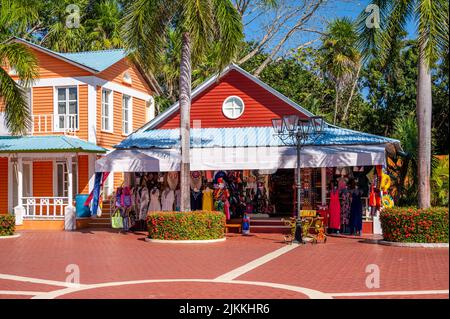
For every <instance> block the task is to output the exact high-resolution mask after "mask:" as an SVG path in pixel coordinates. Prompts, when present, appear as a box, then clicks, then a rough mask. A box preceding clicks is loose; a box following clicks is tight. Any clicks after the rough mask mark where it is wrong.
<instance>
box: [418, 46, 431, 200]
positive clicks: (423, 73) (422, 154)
mask: <svg viewBox="0 0 450 319" xmlns="http://www.w3.org/2000/svg"><path fill="white" fill-rule="evenodd" d="M418 73H419V74H418V79H417V102H416V103H417V104H416V113H417V128H418V133H419V136H418V139H419V140H418V142H419V143H418V144H419V147H418V150H417V159H418V169H417V170H418V172H417V173H418V174H417V177H418V182H419V185H418V191H419V196H418V197H419V198H418V200H419V203H418V204H419V208H428V207H430V173H431V112H432V109H431V108H432V95H431V72H430V69H429V67H428V65H427V62H426V61H425V50H424V44H421V45H420V53H419V65H418Z"/></svg>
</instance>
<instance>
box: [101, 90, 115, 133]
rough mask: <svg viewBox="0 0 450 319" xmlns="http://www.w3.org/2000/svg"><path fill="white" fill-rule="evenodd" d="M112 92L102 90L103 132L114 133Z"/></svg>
mask: <svg viewBox="0 0 450 319" xmlns="http://www.w3.org/2000/svg"><path fill="white" fill-rule="evenodd" d="M112 95H113V93H112V91H110V90H106V89H102V131H106V132H112V131H113V100H112Z"/></svg>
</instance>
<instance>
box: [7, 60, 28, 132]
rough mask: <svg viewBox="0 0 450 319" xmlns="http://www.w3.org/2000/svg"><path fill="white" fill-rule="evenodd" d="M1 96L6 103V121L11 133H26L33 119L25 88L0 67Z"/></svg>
mask: <svg viewBox="0 0 450 319" xmlns="http://www.w3.org/2000/svg"><path fill="white" fill-rule="evenodd" d="M0 98H1V99H2V100H3V102H4V105H5V106H4V110H3V112H4V116H5V123H6V126H7V127H8V128H9V131H10V132H11V134H12V135H22V134H26V132H27V129H28V128H29V127H30V123H31V120H30V112H29V109H28V104H27V98H26V94H25V90H24V88H23V87H22V86H20V85H19V84H18V83H16V81H14V80H13V79H12V78H11V77H10V76H9V75H8V73H7V72H6V71H5V70H4V69H3V68H0Z"/></svg>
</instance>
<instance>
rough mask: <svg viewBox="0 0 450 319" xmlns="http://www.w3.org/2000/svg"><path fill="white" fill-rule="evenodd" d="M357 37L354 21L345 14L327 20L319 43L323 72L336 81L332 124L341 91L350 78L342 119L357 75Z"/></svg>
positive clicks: (358, 59) (336, 112)
mask: <svg viewBox="0 0 450 319" xmlns="http://www.w3.org/2000/svg"><path fill="white" fill-rule="evenodd" d="M357 39H358V37H357V33H356V31H355V29H354V25H353V22H352V21H351V20H350V19H348V18H340V19H336V20H333V21H332V22H330V23H329V24H328V27H327V30H326V32H325V35H324V36H323V37H322V46H321V47H320V48H319V52H320V53H321V54H320V61H319V63H320V65H321V68H322V70H323V72H324V73H325V75H326V76H327V77H328V78H329V79H330V80H331V81H333V82H334V83H335V94H336V97H335V106H334V117H333V123H334V124H336V121H337V119H338V118H337V114H338V112H339V110H340V100H341V98H342V97H343V96H341V95H343V93H344V91H345V90H346V89H347V88H348V87H349V85H350V84H351V83H352V82H353V83H355V84H354V85H353V87H352V90H351V94H350V97H349V101H348V103H347V106H346V107H345V109H344V115H343V116H342V117H341V120H345V118H346V115H347V111H348V107H349V105H350V101H351V98H352V96H353V92H354V90H355V86H356V81H357V78H358V77H359V71H360V53H359V51H358V50H357V48H356V41H357ZM354 78H356V80H354Z"/></svg>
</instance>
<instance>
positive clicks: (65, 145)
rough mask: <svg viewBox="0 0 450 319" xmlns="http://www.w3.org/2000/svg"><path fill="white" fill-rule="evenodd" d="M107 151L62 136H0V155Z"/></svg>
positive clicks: (73, 138)
mask: <svg viewBox="0 0 450 319" xmlns="http://www.w3.org/2000/svg"><path fill="white" fill-rule="evenodd" d="M107 151H108V150H107V149H105V148H103V147H100V146H98V145H96V144H94V143H91V142H87V141H84V140H82V139H79V138H77V137H70V136H64V135H50V136H0V153H55V152H73V153H78V152H86V153H106V152H107Z"/></svg>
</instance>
